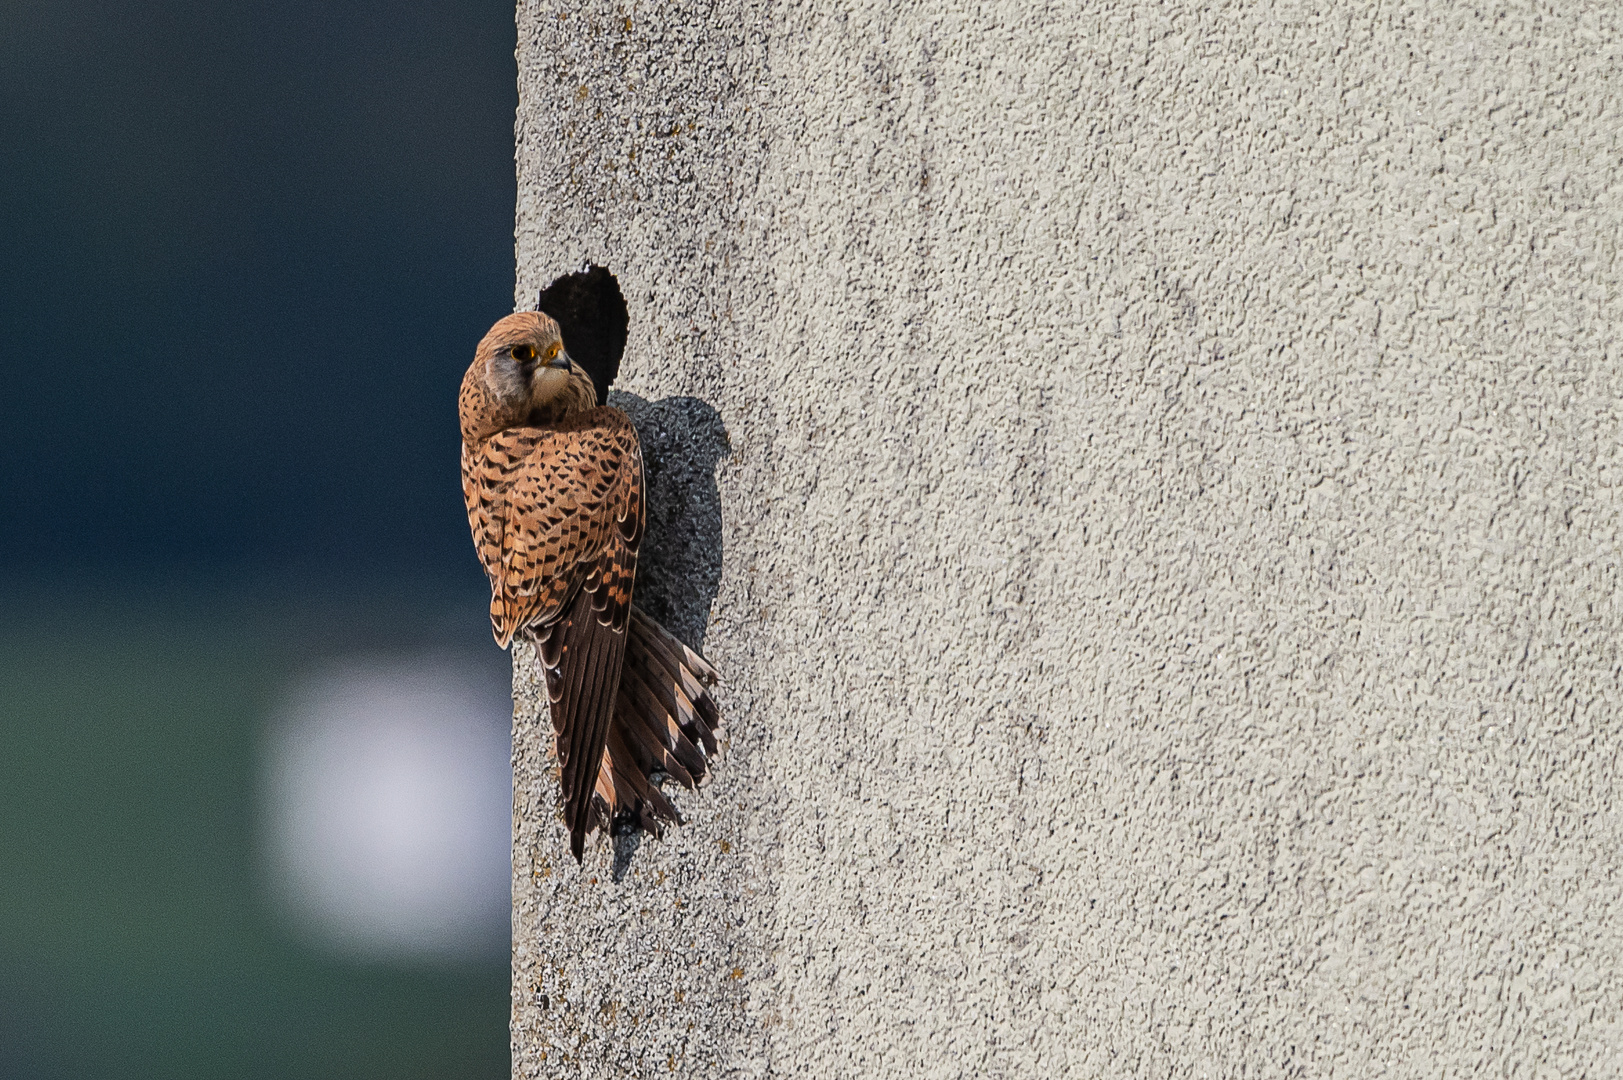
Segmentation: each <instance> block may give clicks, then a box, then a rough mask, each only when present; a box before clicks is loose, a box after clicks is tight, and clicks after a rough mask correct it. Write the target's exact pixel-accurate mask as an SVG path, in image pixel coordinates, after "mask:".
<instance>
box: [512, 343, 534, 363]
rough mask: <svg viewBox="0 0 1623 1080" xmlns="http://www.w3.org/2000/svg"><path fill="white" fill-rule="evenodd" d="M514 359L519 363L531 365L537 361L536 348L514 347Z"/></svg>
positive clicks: (529, 346) (530, 346)
mask: <svg viewBox="0 0 1623 1080" xmlns="http://www.w3.org/2000/svg"><path fill="white" fill-rule="evenodd" d="M513 359H514V360H517V361H519V362H520V363H529V362H530V361H531V360H534V359H535V346H534V345H514V346H513Z"/></svg>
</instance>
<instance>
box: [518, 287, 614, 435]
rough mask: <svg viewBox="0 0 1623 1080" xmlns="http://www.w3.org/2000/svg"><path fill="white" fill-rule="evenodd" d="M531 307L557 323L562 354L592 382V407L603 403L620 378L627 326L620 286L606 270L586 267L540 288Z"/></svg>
mask: <svg viewBox="0 0 1623 1080" xmlns="http://www.w3.org/2000/svg"><path fill="white" fill-rule="evenodd" d="M535 306H536V310H537V311H541V312H544V313H545V314H547V315H550V316H552V319H553V321H555V322H556V323H557V324H558V329H559V330H560V331H562V332H563V338H564V350H565V351H566V352H568V353H569V356H570V359H572V360H574V361H575V363H577V364H579V365H580V366H581V367H583V368H585V369H586V374H588V375H590V376H591V377H592V384H593V385H594V386H596V387H597V400H598V403H599V404H603V403H606V402H607V401H608V400H609V384H610V383H612V382H613V381H614V377H615V376H616V375H618V374H619V373H620V357H621V356H623V355H624V354H625V351H626V330H627V328H628V327H629V326H630V325H631V318H630V315H629V314H628V313H627V311H626V299H625V297H624V296H623V295H621V293H620V283H619V282H618V281H617V280H615V277H614V275H613V274H611V273H609V271H608V268H607V267H603V266H592V267H589V268H588V269H586V270H582V271H581V272H579V273H576V274H565V275H564V276H563V277H561V278H559V279H558V280H556V281H554V282H553V283H552V284H551V285H548V286H547V287H546V288H545V289H542V290H541V295H540V296H539V297H538V298H537V299H536V304H535Z"/></svg>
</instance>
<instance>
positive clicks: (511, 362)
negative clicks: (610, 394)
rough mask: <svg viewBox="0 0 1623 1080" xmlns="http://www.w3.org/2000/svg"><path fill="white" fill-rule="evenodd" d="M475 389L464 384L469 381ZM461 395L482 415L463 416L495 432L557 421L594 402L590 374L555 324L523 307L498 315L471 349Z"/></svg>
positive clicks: (465, 409) (464, 403) (595, 396)
mask: <svg viewBox="0 0 1623 1080" xmlns="http://www.w3.org/2000/svg"><path fill="white" fill-rule="evenodd" d="M470 382H471V383H475V384H476V387H467V386H466V384H467V383H470ZM464 383H465V389H476V390H477V391H479V392H477V393H474V394H472V395H469V394H468V393H464V395H463V409H464V413H465V414H466V412H467V410H468V409H469V408H470V407H471V408H473V409H475V410H476V411H477V412H479V413H481V414H483V415H481V416H478V417H470V416H467V415H464V416H463V422H464V427H465V428H466V427H468V426H469V421H470V420H471V421H473V427H475V428H477V429H480V430H488V431H498V430H501V429H502V428H506V427H513V426H515V425H519V424H527V423H540V422H544V421H547V420H556V419H559V418H561V417H563V416H566V415H568V414H569V413H571V412H574V411H576V410H578V409H589V408H591V407H592V406H594V405H596V404H597V391H596V389H595V388H594V387H593V385H592V379H591V376H589V375H588V374H586V372H585V371H583V370H582V369H581V367H580V365H579V364H576V363H575V362H574V361H573V360H571V359H570V358H569V353H568V352H567V351H565V349H564V343H563V336H562V335H561V334H560V333H559V330H558V324H557V323H556V322H554V321H553V320H552V319H551V318H549V317H548V316H546V315H543V314H542V313H540V312H538V311H521V312H517V313H516V314H513V315H509V316H507V317H506V318H504V319H502V320H501V321H499V322H498V323H496V325H495V326H492V327H491V328H490V332H489V333H488V334H486V335H485V337H484V340H483V341H481V342H480V343H479V348H478V349H477V350H476V351H475V353H474V360H473V364H472V366H471V367H470V368H469V369H468V377H467V379H465V380H464Z"/></svg>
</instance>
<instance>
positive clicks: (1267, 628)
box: [513, 0, 1623, 1077]
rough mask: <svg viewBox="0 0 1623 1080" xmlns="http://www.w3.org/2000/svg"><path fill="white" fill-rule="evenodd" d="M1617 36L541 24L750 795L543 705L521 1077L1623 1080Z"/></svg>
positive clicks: (1147, 6)
mask: <svg viewBox="0 0 1623 1080" xmlns="http://www.w3.org/2000/svg"><path fill="white" fill-rule="evenodd" d="M1618 21H1619V9H1618V8H1616V7H1615V6H1611V5H1603V4H1585V3H1579V2H1573V3H1563V4H1557V5H1550V6H1545V7H1535V6H1532V5H1524V4H1503V5H1496V6H1494V7H1492V8H1484V9H1480V10H1477V9H1472V8H1470V7H1468V6H1462V5H1456V4H1447V3H1441V2H1437V3H1430V4H1427V3H1420V4H1410V5H1392V4H1347V5H1343V6H1341V7H1333V6H1327V5H1323V4H1301V5H1290V4H1279V5H1268V4H1262V5H1259V4H1254V3H1249V2H1247V3H1238V2H1230V3H1215V4H1200V5H1178V4H1157V3H1150V2H1143V3H1133V2H1125V0H1123V2H1114V3H1112V2H1106V3H1100V4H1077V3H1071V2H1064V3H1052V4H1049V5H1046V6H1045V5H1040V4H1023V3H1019V2H1016V0H988V2H981V3H971V2H966V0H939V2H932V3H928V4H918V3H900V4H897V3H876V2H864V0H852V2H851V3H849V4H845V5H840V4H836V3H834V2H833V0H813V2H805V3H792V2H785V3H779V4H775V5H768V4H765V3H748V2H744V0H717V2H715V3H712V4H709V5H705V4H683V5H672V4H658V5H655V4H647V3H635V4H631V5H629V6H626V5H617V4H615V3H612V2H609V0H579V2H577V0H567V2H561V3H549V4H547V5H539V4H531V3H525V4H522V5H521V6H520V9H519V19H518V22H519V80H520V82H519V86H520V109H519V117H518V124H517V136H518V171H519V202H518V231H517V235H518V244H517V249H518V289H517V301H518V306H520V307H532V306H533V305H534V302H535V293H536V291H537V290H538V289H539V288H540V287H541V286H543V285H545V284H546V283H547V282H548V281H549V280H551V278H552V277H553V276H554V275H556V274H557V273H560V272H562V271H566V270H572V269H575V268H577V267H578V266H579V265H580V264H581V263H582V262H583V261H584V260H595V261H599V262H603V263H605V264H607V265H608V266H609V267H610V268H611V269H613V270H614V271H616V272H617V273H618V274H619V275H620V279H621V281H622V283H623V284H624V286H625V290H626V293H627V296H628V299H629V302H630V309H631V317H632V338H631V346H630V348H629V350H628V354H627V358H626V362H625V368H624V371H623V382H622V385H623V386H624V388H625V390H627V391H628V392H629V393H630V394H632V395H635V396H634V397H623V398H621V399H620V400H621V401H623V402H624V403H625V404H626V405H627V406H628V408H629V410H630V411H632V412H633V415H635V416H636V417H637V419H638V423H639V425H641V427H642V429H643V431H644V433H645V437H646V439H647V440H648V442H649V445H650V446H651V447H652V449H651V450H650V462H651V470H652V471H658V472H659V473H660V475H659V476H658V477H655V478H654V479H653V481H652V483H653V486H654V488H655V489H656V494H655V499H656V503H657V504H658V508H657V516H658V519H659V522H660V524H659V528H658V529H657V530H655V531H652V532H651V533H650V538H649V542H648V545H647V547H646V548H645V551H646V555H645V567H644V569H645V575H644V580H643V583H642V584H640V585H639V588H640V589H642V590H644V595H646V596H647V597H649V598H650V602H655V603H658V604H661V605H663V607H664V611H665V615H666V617H667V618H669V619H671V620H672V622H673V624H674V625H676V626H678V627H679V628H680V630H681V632H682V633H684V634H685V635H686V636H688V637H689V639H690V640H692V641H694V642H695V643H699V642H702V644H703V647H704V649H705V651H706V652H707V653H708V654H709V655H710V657H711V658H712V659H713V660H714V661H715V662H716V664H717V665H718V666H719V667H720V668H721V669H722V671H723V672H724V674H725V676H726V678H727V680H728V681H727V684H726V687H725V691H724V694H723V697H722V701H723V705H724V708H725V710H726V714H727V717H728V719H729V721H730V725H731V728H730V732H731V741H730V746H729V748H728V750H727V751H726V754H725V756H724V757H723V759H722V761H721V763H720V766H719V770H718V772H717V776H716V779H715V781H714V783H712V784H711V785H710V786H709V787H707V788H706V789H705V790H703V791H701V792H697V793H687V792H681V791H678V792H677V793H676V801H677V802H678V804H679V805H680V807H681V809H682V811H683V812H684V813H685V814H686V815H687V817H688V824H687V825H686V826H684V827H682V828H679V829H676V830H674V831H672V832H670V833H669V834H667V836H666V838H665V839H664V840H662V841H655V840H652V839H644V840H641V841H640V842H638V841H637V840H635V839H632V838H621V839H619V840H617V841H615V842H612V843H611V842H608V841H599V842H598V843H597V844H596V845H595V846H594V847H592V848H591V849H590V850H589V853H588V857H587V862H586V866H585V868H584V869H583V870H577V869H576V868H575V866H574V864H573V862H572V861H571V860H570V859H569V858H568V856H567V852H566V848H565V838H564V835H563V831H562V829H561V827H559V826H558V824H557V822H556V820H555V818H554V814H553V806H554V802H555V795H554V790H553V780H552V778H551V775H550V773H549V771H548V769H547V766H546V760H545V756H546V749H547V744H548V742H549V741H550V729H549V727H548V725H547V722H546V719H545V717H544V715H543V714H541V713H540V712H539V710H538V708H537V704H536V700H535V694H534V689H535V673H534V670H533V667H532V666H531V658H530V657H529V655H528V654H526V653H523V652H520V653H519V654H518V655H517V657H516V669H515V684H516V687H517V696H518V711H517V717H516V720H515V765H516V768H517V788H516V796H515V816H514V854H513V868H514V923H513V929H514V952H513V957H514V959H513V976H514V996H513V1054H514V1072H515V1075H521V1076H571V1077H572V1076H594V1077H595V1076H618V1075H635V1076H644V1075H647V1076H652V1075H669V1074H670V1072H671V1071H672V1070H673V1069H674V1071H676V1072H678V1073H682V1074H686V1075H696V1076H716V1075H740V1076H762V1075H796V1076H800V1075H804V1076H850V1077H871V1076H919V1077H926V1076H928V1077H957V1076H993V1077H997V1076H1011V1077H1012V1076H1032V1075H1058V1076H1095V1075H1099V1076H1176V1077H1184V1076H1188V1077H1199V1076H1298V1075H1299V1076H1369V1075H1390V1076H1441V1075H1479V1074H1491V1075H1495V1076H1499V1075H1504V1076H1529V1077H1531V1076H1555V1075H1572V1076H1580V1075H1586V1076H1607V1075H1614V1076H1615V1075H1619V1074H1620V1073H1623V1062H1620V1057H1619V1055H1620V1053H1623V975H1620V971H1623V905H1620V899H1623V879H1620V861H1623V860H1620V856H1619V849H1620V845H1623V821H1620V818H1619V801H1618V794H1619V781H1618V775H1619V774H1618V763H1617V758H1616V755H1617V747H1618V736H1619V728H1620V726H1623V720H1620V718H1619V712H1618V709H1619V705H1620V703H1623V687H1620V682H1623V675H1620V663H1623V658H1620V647H1619V641H1620V632H1623V612H1620V607H1619V601H1618V590H1619V586H1620V584H1623V582H1620V579H1619V568H1618V567H1619V516H1620V514H1619V510H1620V498H1619V483H1620V480H1623V471H1620V470H1623V461H1620V452H1619V446H1620V441H1623V439H1620V436H1623V431H1620V423H1619V419H1620V407H1619V397H1620V395H1623V363H1620V362H1623V357H1620V355H1619V350H1620V344H1619V339H1618V329H1617V328H1618V326H1619V320H1620V316H1623V292H1620V289H1619V286H1620V280H1619V279H1620V270H1623V266H1620V263H1619V259H1618V247H1619V239H1618V238H1619V230H1620V228H1623V205H1620V202H1623V193H1620V188H1619V168H1620V166H1619V162H1620V161H1623V145H1620V142H1623V140H1620V136H1619V132H1620V129H1623V121H1620V119H1619V117H1620V116H1623V112H1620V109H1623V78H1619V77H1618V74H1617V73H1618V71H1619V70H1623V48H1620V45H1619V41H1620V39H1619V26H1618ZM723 428H724V429H725V433H726V434H725V436H723V435H722V434H721V432H722V429H723ZM728 439H730V446H729V444H728V442H727V440H728ZM684 508H691V514H688V511H687V510H685V509H684ZM685 515H686V516H685ZM689 517H691V524H688V523H687V522H688V521H689Z"/></svg>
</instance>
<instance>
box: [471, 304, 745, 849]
mask: <svg viewBox="0 0 1623 1080" xmlns="http://www.w3.org/2000/svg"><path fill="white" fill-rule="evenodd" d="M611 280H612V279H611ZM621 310H622V311H623V307H622V309H621ZM614 360H615V363H616V364H617V363H618V355H616V356H615V357H614ZM593 374H594V373H593V372H588V371H586V370H585V369H584V368H583V367H582V366H581V365H580V364H578V363H576V362H575V361H574V360H572V358H571V354H570V352H569V351H568V350H566V349H565V348H564V341H563V335H562V332H561V330H560V328H559V326H558V324H557V323H556V322H554V321H553V319H551V318H550V317H549V316H547V315H545V314H542V313H540V312H520V313H518V314H515V315H509V316H508V317H506V318H504V319H502V320H501V321H500V322H498V323H496V325H495V326H493V327H492V328H491V330H490V332H489V333H488V334H486V335H485V337H484V339H483V340H482V341H481V342H480V343H479V347H478V348H477V349H476V350H475V353H474V360H473V363H472V364H471V365H470V366H469V368H468V371H467V374H466V375H465V376H464V378H463V382H462V393H461V399H460V413H461V427H462V440H463V441H462V491H463V497H464V500H465V501H466V503H467V508H468V522H469V525H470V526H471V528H472V530H473V540H474V546H475V548H476V550H477V551H478V554H479V559H480V562H481V563H483V564H484V568H485V573H486V575H487V576H488V577H489V578H490V586H491V589H490V622H491V627H492V629H493V631H494V633H495V636H496V641H497V643H498V644H500V645H501V646H502V647H504V648H505V647H507V645H508V644H509V643H510V642H511V641H512V640H513V639H514V638H515V637H525V638H527V639H529V640H530V641H532V642H533V643H534V645H535V650H536V655H537V657H538V658H539V660H540V662H541V665H542V667H543V669H544V671H545V672H546V684H547V698H548V703H549V709H550V712H551V715H552V725H553V730H554V733H555V736H556V740H557V751H558V753H557V756H558V764H559V793H560V801H561V803H562V807H563V816H564V824H565V825H566V827H567V828H568V829H569V834H570V848H571V850H572V852H573V853H574V855H575V858H576V859H577V860H579V859H580V858H581V857H582V852H583V850H584V845H585V837H586V833H587V832H588V831H590V830H591V829H592V828H595V827H601V826H604V825H606V824H608V823H609V822H610V821H611V820H613V819H614V818H615V817H616V816H619V815H624V816H628V817H632V818H635V819H636V820H637V821H639V822H640V823H641V824H642V825H643V826H644V827H645V828H648V829H650V830H652V831H656V832H657V831H658V826H659V822H660V821H679V820H680V817H679V815H678V814H677V813H676V809H675V807H673V806H672V805H671V803H670V801H669V800H668V799H667V798H665V796H664V794H663V793H662V792H660V790H659V787H658V786H657V784H656V783H655V780H656V779H657V776H658V774H660V773H663V774H665V775H667V776H670V777H672V778H674V779H676V780H677V781H678V782H679V783H683V784H684V785H686V786H689V787H691V786H693V784H694V783H696V782H697V781H699V780H701V779H703V777H704V776H705V774H706V771H707V764H708V755H709V754H713V753H715V751H716V739H715V732H716V730H717V729H718V728H719V726H720V721H721V718H720V714H719V712H718V711H717V709H716V707H715V703H714V701H713V700H712V699H711V697H710V693H709V688H710V687H712V686H713V685H714V684H715V683H716V681H717V676H716V673H715V670H714V669H713V668H711V667H710V665H709V664H708V663H706V662H705V661H704V660H703V658H702V657H700V656H699V655H698V654H697V653H695V652H694V651H693V650H691V649H689V648H688V647H687V646H685V645H683V644H682V643H681V642H679V641H677V640H676V639H675V638H673V637H671V636H670V635H669V634H668V633H667V632H666V631H665V630H664V629H663V628H662V627H660V626H659V624H658V623H657V622H655V621H654V620H653V619H651V618H649V617H648V616H647V615H646V614H645V613H643V612H641V611H639V610H637V609H636V608H635V607H634V606H633V604H632V594H633V591H634V586H635V579H636V570H637V549H638V546H639V544H640V543H641V541H642V534H643V467H642V450H641V447H640V446H639V445H638V442H637V433H636V430H635V428H633V427H632V424H631V421H630V420H629V419H628V418H627V417H626V415H625V414H624V413H622V412H620V411H619V410H618V409H614V408H609V407H606V406H599V405H597V391H596V387H595V386H594V382H593ZM596 374H598V376H599V379H600V381H601V382H602V384H603V385H605V386H606V385H607V379H605V378H602V373H601V372H597V373H596ZM701 745H702V746H703V750H702V751H701V750H700V746H701Z"/></svg>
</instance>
